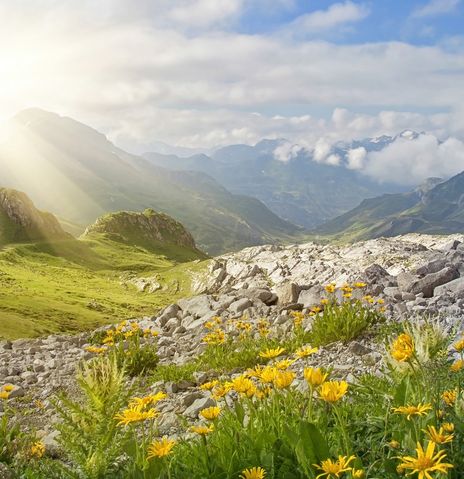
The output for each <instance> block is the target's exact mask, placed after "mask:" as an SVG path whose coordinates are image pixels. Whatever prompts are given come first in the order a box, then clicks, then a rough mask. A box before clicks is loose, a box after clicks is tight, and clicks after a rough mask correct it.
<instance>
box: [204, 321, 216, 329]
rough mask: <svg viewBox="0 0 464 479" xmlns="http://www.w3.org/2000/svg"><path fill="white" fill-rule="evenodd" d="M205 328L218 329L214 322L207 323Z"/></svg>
mask: <svg viewBox="0 0 464 479" xmlns="http://www.w3.org/2000/svg"><path fill="white" fill-rule="evenodd" d="M204 326H205V328H206V329H214V328H215V327H216V323H215V322H213V321H207V322H206V323H205V325H204Z"/></svg>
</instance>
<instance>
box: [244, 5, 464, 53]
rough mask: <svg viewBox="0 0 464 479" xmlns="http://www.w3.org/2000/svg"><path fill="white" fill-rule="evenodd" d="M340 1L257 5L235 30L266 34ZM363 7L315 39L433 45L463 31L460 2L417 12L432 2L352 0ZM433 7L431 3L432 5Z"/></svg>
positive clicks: (463, 11)
mask: <svg viewBox="0 0 464 479" xmlns="http://www.w3.org/2000/svg"><path fill="white" fill-rule="evenodd" d="M340 3H342V4H343V2H327V1H322V0H314V1H308V0H297V1H294V2H288V4H287V5H285V4H284V5H281V6H280V8H273V9H271V10H269V8H266V6H263V5H262V4H258V5H257V6H251V7H249V9H247V11H246V13H245V14H244V15H243V17H242V18H241V20H240V22H239V25H237V26H236V29H237V31H241V32H244V33H250V34H253V33H269V32H273V31H276V30H278V29H279V27H281V26H283V25H285V24H287V23H290V22H292V21H293V20H295V19H297V18H298V17H299V16H301V15H305V14H311V13H314V12H317V11H323V10H327V9H329V8H330V6H331V5H334V4H340ZM352 3H353V4H356V5H360V6H363V7H365V8H366V10H367V11H368V14H367V15H366V16H365V18H364V19H361V20H359V21H357V22H356V25H355V26H353V25H351V26H350V27H349V28H346V27H345V28H342V29H341V30H340V31H331V32H329V33H327V32H323V33H321V32H319V33H318V34H316V35H314V37H315V38H324V39H329V40H330V41H333V42H336V43H364V42H387V41H404V42H409V43H411V44H415V45H433V44H435V43H437V42H443V41H446V40H447V39H449V38H452V37H455V36H461V35H463V34H464V5H463V3H462V2H460V1H456V0H445V1H442V2H435V6H436V9H430V10H429V13H427V10H426V11H425V12H423V13H422V14H421V11H423V9H424V7H426V6H427V5H430V4H431V3H432V2H427V1H417V0H403V1H401V0H377V1H367V2H352ZM432 6H433V5H432Z"/></svg>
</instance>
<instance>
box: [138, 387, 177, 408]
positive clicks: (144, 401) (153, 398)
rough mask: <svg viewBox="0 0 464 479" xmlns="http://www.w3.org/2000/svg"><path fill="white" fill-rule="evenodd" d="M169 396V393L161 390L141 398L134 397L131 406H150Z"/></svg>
mask: <svg viewBox="0 0 464 479" xmlns="http://www.w3.org/2000/svg"><path fill="white" fill-rule="evenodd" d="M167 397H168V395H167V394H166V393H164V392H161V391H160V392H157V393H156V394H152V395H150V396H145V397H141V398H139V397H134V398H132V399H131V400H130V402H129V407H140V408H142V409H143V408H145V407H147V406H150V405H151V404H156V403H157V402H158V401H161V400H162V399H165V398H167Z"/></svg>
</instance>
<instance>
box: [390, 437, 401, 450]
mask: <svg viewBox="0 0 464 479" xmlns="http://www.w3.org/2000/svg"><path fill="white" fill-rule="evenodd" d="M388 445H389V446H390V447H391V448H392V449H399V448H400V446H401V444H400V443H399V442H398V441H395V440H394V439H392V440H391V441H390V442H389V443H388Z"/></svg>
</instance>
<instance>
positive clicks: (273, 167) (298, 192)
mask: <svg viewBox="0 0 464 479" xmlns="http://www.w3.org/2000/svg"><path fill="white" fill-rule="evenodd" d="M393 140H394V138H392V137H387V136H385V137H380V138H378V139H377V138H374V139H368V140H364V141H362V142H352V143H350V144H342V143H340V144H337V145H335V147H334V149H333V153H334V154H339V155H340V159H341V161H342V162H343V161H344V157H345V156H346V155H347V152H348V150H349V149H351V148H357V147H359V146H363V147H364V148H366V150H367V151H375V150H378V149H381V148H383V147H385V146H386V145H387V144H389V143H390V142H391V141H393ZM286 143H287V142H286V141H285V140H263V141H261V142H259V143H258V144H256V145H255V146H248V145H231V146H226V147H224V148H220V149H218V150H216V151H215V152H213V153H212V154H211V156H207V155H204V154H202V155H193V156H191V157H188V158H180V157H178V156H175V155H161V154H159V153H146V154H145V155H144V157H145V158H147V159H148V160H150V161H151V162H152V163H153V164H156V165H158V166H163V167H166V168H172V169H176V170H182V171H188V170H190V171H192V170H193V171H202V172H205V173H208V174H209V175H211V176H212V177H213V178H215V179H216V180H217V181H219V182H220V183H221V184H223V185H224V186H225V187H226V188H228V189H229V190H230V191H232V192H233V193H238V194H244V195H247V196H253V197H255V198H257V199H259V200H260V201H262V202H263V203H264V204H265V205H266V206H267V207H268V208H270V209H271V210H272V211H273V212H274V213H276V214H277V215H279V216H280V217H282V218H285V219H286V220H288V221H290V222H292V223H294V224H298V225H301V226H302V227H305V228H313V227H315V226H317V225H319V224H321V223H323V222H325V221H327V220H328V219H330V218H333V217H335V216H338V215H339V214H341V213H344V212H345V211H348V210H349V209H351V208H353V207H354V206H356V205H357V204H359V202H360V201H362V200H363V199H365V198H368V197H373V196H376V195H378V194H379V192H381V193H386V192H389V193H396V192H399V191H404V189H402V188H400V187H398V186H394V185H390V184H379V183H377V182H376V181H373V180H371V179H369V178H367V177H366V176H364V175H362V174H361V173H360V172H358V171H355V170H352V169H348V168H346V167H343V166H342V167H339V166H333V165H329V164H324V163H322V162H317V161H314V159H313V157H312V156H311V154H310V153H309V152H308V151H307V150H302V149H301V148H300V149H299V150H298V149H297V150H295V154H294V157H293V158H292V159H291V160H290V161H281V160H279V159H277V158H276V154H275V151H276V149H277V148H279V147H281V146H282V145H285V144H286Z"/></svg>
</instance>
